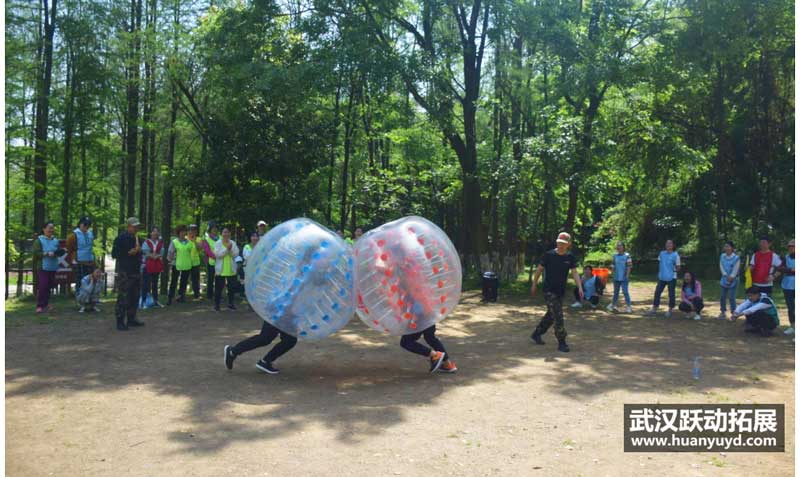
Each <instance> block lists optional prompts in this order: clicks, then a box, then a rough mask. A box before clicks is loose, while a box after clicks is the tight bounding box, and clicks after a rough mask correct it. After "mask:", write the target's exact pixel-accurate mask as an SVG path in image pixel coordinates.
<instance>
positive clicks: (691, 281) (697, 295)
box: [678, 272, 705, 321]
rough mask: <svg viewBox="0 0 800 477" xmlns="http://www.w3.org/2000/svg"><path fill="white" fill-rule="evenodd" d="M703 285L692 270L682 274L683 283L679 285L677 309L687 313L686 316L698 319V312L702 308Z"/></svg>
mask: <svg viewBox="0 0 800 477" xmlns="http://www.w3.org/2000/svg"><path fill="white" fill-rule="evenodd" d="M703 306H705V305H703V287H702V285H701V284H700V281H699V280H697V279H696V278H695V276H694V273H692V272H686V273H684V274H683V285H682V286H681V302H680V304H679V305H678V309H679V310H681V311H682V312H684V313H686V314H687V318H694V319H695V321H699V320H700V312H701V311H702V310H703Z"/></svg>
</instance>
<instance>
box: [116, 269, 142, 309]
mask: <svg viewBox="0 0 800 477" xmlns="http://www.w3.org/2000/svg"><path fill="white" fill-rule="evenodd" d="M141 288H142V276H141V275H140V274H138V273H136V274H132V273H124V272H119V273H117V306H116V308H115V314H116V316H117V320H124V319H125V317H126V316H127V317H128V319H129V320H132V319H134V318H136V310H137V309H138V308H139V296H140V293H141Z"/></svg>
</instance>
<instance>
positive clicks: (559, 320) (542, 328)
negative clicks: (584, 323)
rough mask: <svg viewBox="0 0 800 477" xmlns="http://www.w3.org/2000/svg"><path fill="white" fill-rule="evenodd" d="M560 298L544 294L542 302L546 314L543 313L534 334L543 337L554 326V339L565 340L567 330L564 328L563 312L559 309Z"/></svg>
mask: <svg viewBox="0 0 800 477" xmlns="http://www.w3.org/2000/svg"><path fill="white" fill-rule="evenodd" d="M561 299H562V297H561V296H559V295H556V294H555V293H550V292H545V293H544V301H545V303H546V304H547V313H545V315H544V317H543V318H542V321H540V322H539V326H537V327H536V333H537V334H539V335H543V334H545V333H547V330H549V329H550V325H553V324H554V323H555V326H554V331H555V333H556V338H557V339H559V340H563V339H566V338H567V330H566V328H564V311H563V310H562V309H561Z"/></svg>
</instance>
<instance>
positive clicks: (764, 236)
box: [758, 235, 771, 242]
mask: <svg viewBox="0 0 800 477" xmlns="http://www.w3.org/2000/svg"><path fill="white" fill-rule="evenodd" d="M762 240H766V241H767V242H770V241H771V240H770V239H769V235H762V236H761V237H758V241H759V242H760V241H762Z"/></svg>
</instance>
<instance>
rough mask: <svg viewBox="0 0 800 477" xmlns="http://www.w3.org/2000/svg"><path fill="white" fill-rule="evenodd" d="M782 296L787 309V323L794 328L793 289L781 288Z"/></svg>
mask: <svg viewBox="0 0 800 477" xmlns="http://www.w3.org/2000/svg"><path fill="white" fill-rule="evenodd" d="M783 298H784V299H785V300H786V308H788V309H789V323H791V324H792V328H794V290H786V289H785V288H784V290H783Z"/></svg>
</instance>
